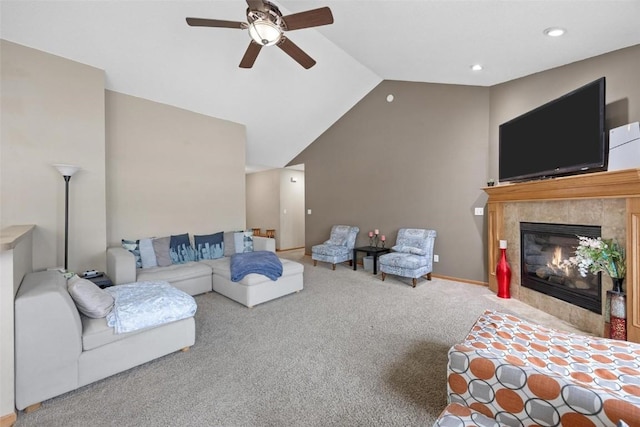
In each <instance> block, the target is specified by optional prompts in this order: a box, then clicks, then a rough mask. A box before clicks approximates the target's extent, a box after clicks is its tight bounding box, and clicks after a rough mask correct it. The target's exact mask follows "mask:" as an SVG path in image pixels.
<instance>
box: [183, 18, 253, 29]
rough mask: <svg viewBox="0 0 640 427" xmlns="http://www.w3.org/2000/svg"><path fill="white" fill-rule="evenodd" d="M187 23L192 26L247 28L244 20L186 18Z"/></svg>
mask: <svg viewBox="0 0 640 427" xmlns="http://www.w3.org/2000/svg"><path fill="white" fill-rule="evenodd" d="M187 24H189V25H191V26H192V27H219V28H238V29H244V28H247V23H246V22H238V21H223V20H221V19H205V18H187Z"/></svg>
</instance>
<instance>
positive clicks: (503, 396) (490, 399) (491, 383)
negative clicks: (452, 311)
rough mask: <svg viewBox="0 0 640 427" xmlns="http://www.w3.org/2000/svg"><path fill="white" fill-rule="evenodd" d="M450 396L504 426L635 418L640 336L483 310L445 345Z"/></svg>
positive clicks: (639, 408) (639, 419)
mask: <svg viewBox="0 0 640 427" xmlns="http://www.w3.org/2000/svg"><path fill="white" fill-rule="evenodd" d="M447 382H448V386H447V388H448V394H449V401H450V402H455V403H459V404H462V405H464V406H467V407H469V408H473V409H474V410H476V411H478V412H480V413H482V414H484V415H486V416H489V417H491V418H493V419H495V420H496V421H497V422H499V423H501V424H505V425H509V426H533V425H539V426H563V427H572V426H576V427H578V426H580V427H582V426H591V425H596V426H613V425H616V424H617V423H618V422H620V421H624V422H626V423H627V424H629V425H636V426H639V425H640V344H636V343H630V342H626V341H618V340H612V339H606V338H596V337H590V336H586V335H579V334H572V333H567V332H563V331H559V330H556V329H550V328H545V327H542V326H540V325H536V324H534V323H530V322H528V321H525V320H522V319H519V318H517V317H515V316H513V315H510V314H505V313H500V312H497V311H493V310H487V311H485V312H484V313H483V315H481V316H480V317H479V318H478V320H477V321H476V323H475V324H474V325H473V327H472V328H471V331H470V332H469V335H468V336H467V338H466V339H465V341H464V342H463V343H461V344H457V345H455V346H453V347H452V348H451V349H450V350H449V365H448V380H447Z"/></svg>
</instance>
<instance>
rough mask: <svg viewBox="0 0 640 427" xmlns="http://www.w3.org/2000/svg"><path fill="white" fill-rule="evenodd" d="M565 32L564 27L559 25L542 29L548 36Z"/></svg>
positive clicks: (557, 35)
mask: <svg viewBox="0 0 640 427" xmlns="http://www.w3.org/2000/svg"><path fill="white" fill-rule="evenodd" d="M565 32H566V31H565V29H564V28H560V27H549V28H547V29H546V30H544V31H543V33H544V34H545V35H546V36H549V37H560V36H561V35H563V34H564V33H565Z"/></svg>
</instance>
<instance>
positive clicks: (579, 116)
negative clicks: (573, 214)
mask: <svg viewBox="0 0 640 427" xmlns="http://www.w3.org/2000/svg"><path fill="white" fill-rule="evenodd" d="M604 122H605V78H604V77H601V78H599V79H597V80H595V81H593V82H591V83H588V84H586V85H584V86H582V87H580V88H578V89H575V90H574V91H572V92H569V93H567V94H565V95H563V96H561V97H559V98H557V99H554V100H553V101H550V102H547V103H546V104H544V105H541V106H540V107H538V108H536V109H534V110H531V111H529V112H527V113H525V114H522V115H521V116H518V117H516V118H514V119H511V120H509V121H508V122H505V123H503V124H501V125H500V127H499V142H498V144H499V158H498V170H499V173H498V179H499V181H500V182H517V181H529V180H534V179H544V178H553V177H557V176H564V175H575V174H580V173H589V172H597V171H604V170H607V161H608V157H609V146H608V144H609V142H608V140H607V138H606V137H605V136H606V135H605V130H604V125H605V123H604Z"/></svg>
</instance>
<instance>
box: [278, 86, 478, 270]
mask: <svg viewBox="0 0 640 427" xmlns="http://www.w3.org/2000/svg"><path fill="white" fill-rule="evenodd" d="M388 94H393V95H394V97H395V98H394V101H393V102H391V103H389V102H387V101H386V97H387V95H388ZM488 106H489V88H482V87H472V86H459V85H441V84H429V83H413V82H398V81H384V82H382V83H381V84H380V85H379V86H378V87H376V88H375V89H374V90H373V91H372V92H371V93H369V94H368V95H367V96H366V97H365V98H363V99H362V100H361V101H360V102H359V103H358V104H357V105H355V106H354V107H353V108H352V109H351V110H350V111H349V112H348V113H347V114H345V115H344V116H343V117H342V118H341V119H340V120H339V121H338V122H336V123H335V124H334V125H333V126H332V127H331V128H329V129H328V130H327V131H326V132H325V133H324V134H323V135H321V136H320V137H319V138H318V139H317V140H316V141H315V142H314V143H313V144H311V145H310V146H309V147H307V149H305V150H304V151H303V152H302V153H301V154H300V155H299V156H298V157H296V158H295V159H293V160H292V161H291V164H299V163H304V165H305V177H306V194H305V198H306V208H307V209H312V215H307V216H306V229H305V232H306V244H305V246H306V251H307V252H310V251H311V246H313V245H315V244H318V243H321V242H323V241H324V240H326V239H327V238H328V236H329V231H330V229H331V226H332V225H333V224H349V225H356V226H358V227H360V234H359V236H358V241H357V243H358V244H359V245H365V244H368V237H367V232H368V231H369V230H373V229H375V228H377V229H380V231H381V233H382V234H385V235H386V236H387V239H388V240H389V241H390V242H395V238H396V235H397V231H398V229H399V228H402V227H416V228H430V229H434V230H436V231H437V232H438V237H437V239H436V243H435V253H436V254H438V255H439V256H440V262H439V263H437V264H435V265H434V273H436V274H440V275H447V276H454V277H460V278H465V279H470V280H486V271H485V265H486V262H485V258H484V256H485V255H484V250H485V249H484V248H485V245H484V240H485V234H486V232H485V224H484V218H483V217H481V216H474V207H483V206H484V205H485V203H486V197H485V195H484V192H483V191H482V190H481V188H482V187H483V186H484V185H486V179H487V166H488V146H487V141H488V134H489V128H488V124H489V107H488Z"/></svg>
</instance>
